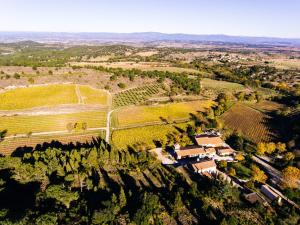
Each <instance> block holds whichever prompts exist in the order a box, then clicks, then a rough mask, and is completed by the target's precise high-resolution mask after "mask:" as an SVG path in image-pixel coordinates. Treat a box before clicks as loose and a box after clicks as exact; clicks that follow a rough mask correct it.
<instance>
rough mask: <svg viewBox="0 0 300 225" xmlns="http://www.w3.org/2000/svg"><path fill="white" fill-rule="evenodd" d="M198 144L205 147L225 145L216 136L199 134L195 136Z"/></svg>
mask: <svg viewBox="0 0 300 225" xmlns="http://www.w3.org/2000/svg"><path fill="white" fill-rule="evenodd" d="M195 139H196V142H197V144H198V145H199V146H203V147H220V146H223V145H224V142H223V140H222V139H221V138H220V136H218V135H214V134H199V135H196V136H195Z"/></svg>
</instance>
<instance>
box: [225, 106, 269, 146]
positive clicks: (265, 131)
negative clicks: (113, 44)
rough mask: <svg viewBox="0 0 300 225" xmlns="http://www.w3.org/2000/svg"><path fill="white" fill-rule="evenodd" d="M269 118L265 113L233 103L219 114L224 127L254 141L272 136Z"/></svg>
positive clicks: (264, 139)
mask: <svg viewBox="0 0 300 225" xmlns="http://www.w3.org/2000/svg"><path fill="white" fill-rule="evenodd" d="M270 119H271V118H270V117H269V116H267V115H266V114H264V113H262V112H260V111H258V110H255V109H253V108H250V107H248V106H245V105H243V104H235V105H234V106H233V107H231V108H230V109H229V110H228V111H227V112H225V113H224V114H223V115H222V116H221V120H222V121H224V124H225V126H226V127H228V128H230V129H232V130H237V131H239V132H241V133H242V135H243V136H245V137H246V138H248V139H250V140H251V141H253V142H255V143H257V142H261V141H265V142H268V141H270V140H272V139H273V138H274V134H273V133H272V131H271V128H270V127H269V120H270Z"/></svg>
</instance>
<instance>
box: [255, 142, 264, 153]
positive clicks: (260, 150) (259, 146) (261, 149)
mask: <svg viewBox="0 0 300 225" xmlns="http://www.w3.org/2000/svg"><path fill="white" fill-rule="evenodd" d="M265 152H266V144H265V143H263V142H259V143H258V144H257V147H256V153H257V154H258V155H263V154H265Z"/></svg>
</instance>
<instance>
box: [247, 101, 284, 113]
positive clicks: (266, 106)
mask: <svg viewBox="0 0 300 225" xmlns="http://www.w3.org/2000/svg"><path fill="white" fill-rule="evenodd" d="M247 105H248V106H249V107H252V108H254V109H257V110H259V111H262V112H272V111H276V110H279V109H281V108H283V107H284V105H282V104H280V103H277V102H272V101H261V102H259V103H255V104H247Z"/></svg>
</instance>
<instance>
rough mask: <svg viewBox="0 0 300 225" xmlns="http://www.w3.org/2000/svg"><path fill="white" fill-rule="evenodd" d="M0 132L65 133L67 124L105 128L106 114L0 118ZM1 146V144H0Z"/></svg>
mask: <svg viewBox="0 0 300 225" xmlns="http://www.w3.org/2000/svg"><path fill="white" fill-rule="evenodd" d="M0 121H1V122H0V131H1V130H7V135H8V136H9V135H14V134H27V133H29V132H33V133H37V132H51V131H65V130H67V124H68V123H72V124H75V123H86V125H87V128H99V127H104V126H106V112H105V111H97V112H80V113H70V114H58V115H39V116H7V117H6V116H5V117H0ZM0 145H1V144H0Z"/></svg>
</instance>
